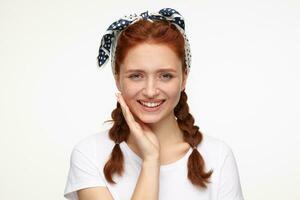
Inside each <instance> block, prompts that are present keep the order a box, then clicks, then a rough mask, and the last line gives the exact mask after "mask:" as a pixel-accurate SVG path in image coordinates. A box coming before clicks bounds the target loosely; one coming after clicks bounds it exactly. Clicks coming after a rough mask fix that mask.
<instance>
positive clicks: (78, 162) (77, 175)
mask: <svg viewBox="0 0 300 200" xmlns="http://www.w3.org/2000/svg"><path fill="white" fill-rule="evenodd" d="M96 186H106V184H105V182H104V179H103V176H102V175H101V174H100V170H99V168H98V167H97V165H96V164H95V163H94V161H93V159H91V158H89V157H88V156H87V155H85V154H83V153H82V152H81V151H80V150H78V149H76V148H74V149H73V151H72V153H71V159H70V169H69V174H68V178H67V183H66V186H65V191H64V197H65V198H66V199H69V200H78V196H77V190H79V189H83V188H89V187H96Z"/></svg>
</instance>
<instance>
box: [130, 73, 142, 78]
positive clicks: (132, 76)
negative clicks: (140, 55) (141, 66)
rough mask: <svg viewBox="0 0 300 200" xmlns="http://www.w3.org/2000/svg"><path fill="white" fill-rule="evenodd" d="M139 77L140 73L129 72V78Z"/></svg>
mask: <svg viewBox="0 0 300 200" xmlns="http://www.w3.org/2000/svg"><path fill="white" fill-rule="evenodd" d="M139 77H140V74H131V75H130V76H129V78H131V79H137V78H139Z"/></svg>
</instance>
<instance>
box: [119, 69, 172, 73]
mask: <svg viewBox="0 0 300 200" xmlns="http://www.w3.org/2000/svg"><path fill="white" fill-rule="evenodd" d="M166 71H169V72H177V70H175V69H173V68H164V69H159V70H157V71H156V72H166ZM131 72H145V71H144V70H141V69H129V70H126V72H125V73H131Z"/></svg>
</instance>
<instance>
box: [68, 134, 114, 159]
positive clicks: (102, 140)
mask: <svg viewBox="0 0 300 200" xmlns="http://www.w3.org/2000/svg"><path fill="white" fill-rule="evenodd" d="M108 132H109V130H101V131H99V132H96V133H93V134H90V135H88V136H86V137H84V138H82V139H80V140H79V141H78V142H77V143H76V144H75V145H74V148H73V152H75V151H76V152H80V153H81V154H82V155H84V156H85V157H88V158H89V159H92V160H97V161H98V160H99V159H101V160H103V161H104V160H105V159H106V158H107V157H108V155H109V154H110V153H111V150H112V148H113V147H114V145H115V143H114V142H113V141H112V140H111V139H110V138H109V135H108Z"/></svg>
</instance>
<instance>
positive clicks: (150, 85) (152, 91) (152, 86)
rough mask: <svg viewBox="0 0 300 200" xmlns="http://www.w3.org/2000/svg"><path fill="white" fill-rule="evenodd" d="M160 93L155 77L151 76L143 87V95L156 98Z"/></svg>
mask: <svg viewBox="0 0 300 200" xmlns="http://www.w3.org/2000/svg"><path fill="white" fill-rule="evenodd" d="M158 93H159V90H158V88H157V83H156V81H155V80H154V78H149V79H147V81H146V82H145V86H144V88H143V95H144V96H146V97H147V98H155V97H156V96H157V95H158Z"/></svg>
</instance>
